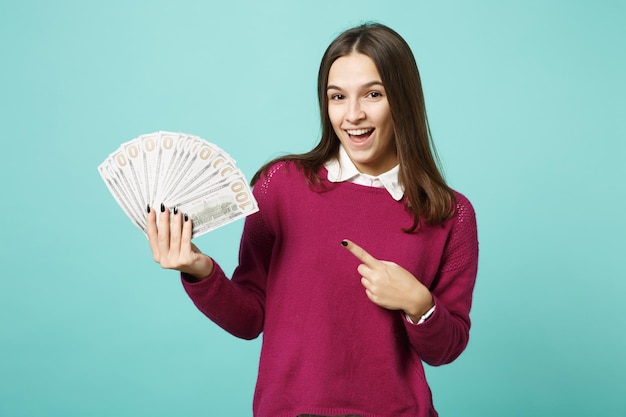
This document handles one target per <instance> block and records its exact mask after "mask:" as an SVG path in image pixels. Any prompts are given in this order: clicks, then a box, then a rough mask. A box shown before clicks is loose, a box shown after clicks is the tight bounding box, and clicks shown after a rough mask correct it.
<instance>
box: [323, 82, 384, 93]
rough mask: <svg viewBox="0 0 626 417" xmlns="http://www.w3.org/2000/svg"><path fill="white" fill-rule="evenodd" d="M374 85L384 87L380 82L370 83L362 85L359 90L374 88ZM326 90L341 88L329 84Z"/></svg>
mask: <svg viewBox="0 0 626 417" xmlns="http://www.w3.org/2000/svg"><path fill="white" fill-rule="evenodd" d="M375 85H378V86H381V87H383V88H384V87H385V86H384V85H383V82H382V81H370V82H369V83H365V84H363V85H362V86H361V88H370V87H374V86H375ZM328 90H343V88H341V87H339V86H336V85H333V84H329V85H328V87H326V91H328Z"/></svg>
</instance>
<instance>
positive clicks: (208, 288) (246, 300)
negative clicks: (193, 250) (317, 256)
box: [182, 186, 274, 339]
mask: <svg viewBox="0 0 626 417" xmlns="http://www.w3.org/2000/svg"><path fill="white" fill-rule="evenodd" d="M259 188H262V189H263V190H265V186H263V187H255V189H254V193H255V197H257V199H258V200H259V209H260V211H259V212H257V213H255V214H252V215H250V216H248V217H247V218H246V220H245V223H244V229H243V234H242V237H241V243H240V249H239V265H238V266H237V268H236V269H235V271H234V272H233V277H232V279H229V278H228V277H227V276H226V274H225V273H224V271H223V270H222V268H221V267H220V266H219V265H218V264H217V263H215V268H214V270H213V272H212V273H211V275H210V276H209V277H207V279H205V280H203V281H200V282H195V283H194V282H190V281H189V280H187V279H185V277H184V276H182V282H183V287H184V289H185V291H186V292H187V294H188V295H189V297H190V298H191V300H192V301H193V303H194V304H195V305H196V307H198V309H199V310H200V311H201V312H202V313H204V314H205V315H206V316H207V317H208V318H209V319H211V320H212V321H213V322H215V323H216V324H217V325H218V326H220V327H221V328H223V329H224V330H226V331H227V332H229V333H231V334H233V335H234V336H237V337H240V338H242V339H254V338H256V337H258V336H259V334H260V333H261V332H262V331H263V322H264V316H265V291H266V285H267V275H268V270H269V263H270V257H271V252H272V248H273V243H274V237H273V234H272V233H271V232H270V230H269V229H268V228H267V226H266V223H265V221H264V219H263V215H262V211H263V210H262V201H261V200H260V199H259V192H258V190H259Z"/></svg>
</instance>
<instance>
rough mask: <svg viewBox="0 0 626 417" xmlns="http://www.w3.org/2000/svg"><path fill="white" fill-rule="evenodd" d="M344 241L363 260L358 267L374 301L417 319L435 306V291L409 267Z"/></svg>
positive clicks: (368, 292) (362, 280) (363, 282)
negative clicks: (407, 268) (376, 256)
mask: <svg viewBox="0 0 626 417" xmlns="http://www.w3.org/2000/svg"><path fill="white" fill-rule="evenodd" d="M341 244H342V245H344V246H345V247H346V249H348V250H349V251H350V252H351V253H352V254H353V255H354V256H356V257H357V259H359V260H360V261H361V262H363V263H362V264H361V265H359V266H358V268H357V271H358V272H359V274H361V284H363V287H365V293H366V294H367V297H368V298H369V299H370V300H371V301H372V302H373V303H374V304H376V305H378V306H380V307H384V308H386V309H389V310H403V311H404V312H405V313H406V314H408V315H409V317H410V318H411V320H412V321H413V322H414V323H417V322H418V321H419V319H420V318H421V316H422V315H423V314H424V313H426V312H427V311H428V310H430V309H431V308H432V306H433V305H434V301H433V296H432V294H431V293H430V291H429V290H428V288H426V286H424V284H422V283H421V282H420V281H419V280H418V279H417V278H415V276H414V275H413V274H411V273H410V272H409V271H407V270H406V269H404V268H402V267H401V266H400V265H398V264H396V263H394V262H389V261H380V260H378V259H376V258H374V257H373V256H372V255H370V254H369V253H367V252H366V251H365V250H364V249H363V248H361V247H360V246H358V245H357V244H355V243H354V242H351V241H349V240H343V241H342V242H341Z"/></svg>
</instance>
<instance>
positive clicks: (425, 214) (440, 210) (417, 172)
mask: <svg viewBox="0 0 626 417" xmlns="http://www.w3.org/2000/svg"><path fill="white" fill-rule="evenodd" d="M351 53H360V54H363V55H366V56H368V57H369V58H370V59H372V61H373V62H374V64H375V65H376V68H377V70H378V73H379V75H380V78H381V81H382V82H383V85H384V87H385V91H386V93H387V99H388V102H389V108H390V111H391V117H392V119H393V126H394V140H395V145H396V150H397V157H398V163H399V165H400V172H399V181H400V183H401V184H402V185H403V187H404V197H405V198H404V203H405V205H406V207H407V209H408V210H410V211H411V212H412V213H413V224H412V225H411V227H409V228H406V229H404V231H405V232H414V231H415V230H417V229H419V226H420V219H423V220H424V221H425V222H426V223H428V224H440V223H442V222H443V221H444V220H446V219H448V218H450V217H451V216H452V215H453V214H454V208H455V205H456V197H455V195H454V192H453V191H452V190H451V189H450V188H449V187H448V186H447V184H446V182H445V180H444V178H443V175H442V174H441V171H440V170H439V158H438V156H437V152H436V149H435V145H434V143H433V140H432V136H431V134H430V128H429V126H428V119H427V117H426V105H425V103H424V94H423V91H422V83H421V80H420V76H419V71H418V69H417V64H416V62H415V58H414V56H413V53H412V51H411V48H410V47H409V45H408V44H407V43H406V41H405V40H404V39H403V38H402V37H401V36H400V35H399V34H398V33H397V32H395V31H394V30H393V29H391V28H389V27H387V26H385V25H382V24H379V23H367V24H363V25H360V26H357V27H354V28H352V29H348V30H346V31H345V32H343V33H341V34H340V35H339V36H338V37H337V38H336V39H335V40H334V41H333V42H332V43H331V44H330V45H329V46H328V48H327V49H326V52H325V53H324V56H323V57H322V62H321V64H320V68H319V72H318V77H317V95H318V100H319V108H320V118H321V124H322V135H321V139H320V141H319V143H318V144H317V145H316V146H315V148H313V149H312V150H311V151H309V152H306V153H303V154H292V155H285V156H281V157H278V158H276V159H274V160H272V161H270V162H268V163H267V164H265V165H264V166H262V167H261V168H260V169H259V171H257V173H256V174H255V175H254V176H253V178H252V181H251V182H252V184H254V183H255V182H256V181H257V180H258V179H259V177H260V175H261V174H262V173H264V172H266V171H267V169H268V168H269V167H270V166H271V165H273V164H274V163H276V162H278V161H293V162H295V164H296V166H298V167H299V168H300V169H301V170H302V171H303V173H304V174H305V176H306V178H307V180H308V181H309V182H311V183H313V182H314V183H319V182H320V178H319V176H318V171H319V169H320V168H321V167H322V166H323V165H324V163H325V162H326V161H328V160H330V159H331V158H334V157H337V155H338V152H339V144H340V142H339V138H338V137H337V135H336V134H335V131H334V129H333V127H332V124H331V122H330V118H329V116H328V98H327V91H326V89H327V85H328V73H329V72H330V67H331V66H332V64H333V63H334V62H335V60H337V59H338V58H340V57H342V56H346V55H349V54H351Z"/></svg>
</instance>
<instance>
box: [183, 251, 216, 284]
mask: <svg viewBox="0 0 626 417" xmlns="http://www.w3.org/2000/svg"><path fill="white" fill-rule="evenodd" d="M214 268H215V264H214V263H213V259H211V258H210V257H209V256H207V255H202V256H201V257H200V259H199V260H198V264H197V265H195V266H194V267H193V268H189V269H188V270H185V271H181V272H183V273H184V274H185V275H186V276H187V277H188V278H189V279H188V281H190V282H200V281H204V280H205V279H207V278H208V277H209V276H210V275H211V274H212V273H213V269H214Z"/></svg>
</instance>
